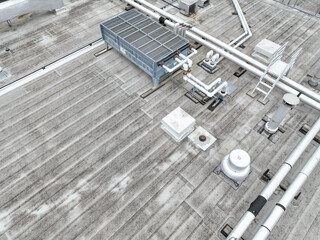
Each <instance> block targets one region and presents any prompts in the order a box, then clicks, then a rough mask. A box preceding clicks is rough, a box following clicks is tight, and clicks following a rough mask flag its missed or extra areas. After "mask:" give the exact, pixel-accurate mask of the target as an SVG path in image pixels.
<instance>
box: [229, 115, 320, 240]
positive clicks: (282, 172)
mask: <svg viewBox="0 0 320 240" xmlns="http://www.w3.org/2000/svg"><path fill="white" fill-rule="evenodd" d="M319 131H320V118H319V119H318V120H317V121H316V122H315V123H314V124H313V126H312V128H311V129H310V130H309V132H308V133H307V134H306V136H305V137H304V138H303V139H302V140H301V141H300V142H299V144H298V145H297V146H296V148H295V149H294V150H293V151H292V152H291V154H290V155H289V157H288V158H287V160H286V161H285V162H284V163H283V164H282V166H281V167H280V168H279V170H278V171H277V172H276V174H275V175H274V176H273V177H272V179H271V180H270V181H269V182H268V184H267V185H266V186H265V188H264V189H263V190H262V192H261V193H260V195H259V196H258V197H257V198H256V199H255V200H254V201H253V202H252V203H251V205H250V207H249V209H248V210H247V212H246V213H245V214H244V215H243V216H242V218H241V219H240V221H239V222H238V224H237V225H236V226H235V227H234V229H233V231H232V232H231V233H230V234H229V236H228V238H227V239H229V240H230V239H232V238H236V239H240V238H241V237H242V235H243V234H244V232H245V231H246V230H247V228H248V227H249V225H250V224H251V223H252V222H253V220H254V219H255V217H256V216H257V215H258V214H259V212H260V211H261V209H262V208H263V207H264V205H265V204H266V202H267V201H268V199H269V198H270V197H271V195H272V194H273V193H274V191H275V190H276V189H277V188H278V186H279V185H280V183H281V182H282V181H283V179H284V178H285V177H286V176H287V174H288V173H289V171H290V170H291V169H292V168H293V166H294V164H295V163H296V162H297V160H298V159H299V158H300V156H301V155H302V153H303V152H304V151H305V149H306V148H307V147H308V145H309V144H310V143H311V141H312V140H313V138H314V137H315V136H316V135H317V134H318V132H319Z"/></svg>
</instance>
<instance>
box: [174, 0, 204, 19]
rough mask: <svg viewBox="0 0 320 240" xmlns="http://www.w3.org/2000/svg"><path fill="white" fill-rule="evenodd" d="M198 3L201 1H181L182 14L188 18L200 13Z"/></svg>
mask: <svg viewBox="0 0 320 240" xmlns="http://www.w3.org/2000/svg"><path fill="white" fill-rule="evenodd" d="M198 1H199V0H180V2H179V8H180V13H182V14H184V15H186V16H190V15H192V14H195V13H196V12H197V11H198Z"/></svg>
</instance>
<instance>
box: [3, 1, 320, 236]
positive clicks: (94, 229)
mask: <svg viewBox="0 0 320 240" xmlns="http://www.w3.org/2000/svg"><path fill="white" fill-rule="evenodd" d="M211 2H212V5H213V7H211V8H209V9H206V10H204V11H202V13H200V14H199V15H198V16H196V17H194V19H192V22H193V24H195V25H197V26H199V28H201V29H203V30H205V31H206V32H208V33H210V34H212V35H213V36H216V37H218V38H219V39H221V40H223V41H224V42H230V40H232V39H234V38H235V37H237V36H238V35H240V34H241V33H242V31H243V30H242V29H241V28H240V23H239V21H238V18H237V16H234V15H232V14H231V13H232V12H233V11H234V9H233V7H232V5H231V3H230V2H229V1H218V0H214V1H211ZM240 3H241V5H242V6H243V9H244V11H245V12H246V18H247V20H248V22H249V25H250V26H251V29H252V32H253V37H252V38H251V39H250V40H249V41H248V42H247V43H246V44H245V46H246V48H245V49H243V50H242V51H243V52H245V53H248V54H251V53H252V51H253V47H254V45H255V44H256V43H258V42H259V41H260V40H262V39H263V38H268V39H270V40H272V41H275V42H277V43H279V44H281V43H284V42H286V41H289V46H288V50H287V51H286V54H285V60H287V59H289V58H290V56H291V54H292V53H294V52H295V51H296V50H297V49H298V48H300V47H303V48H304V50H303V53H302V55H301V56H300V57H299V59H298V61H297V63H296V65H295V67H294V68H293V70H292V71H291V72H290V76H291V77H292V78H293V79H294V80H296V81H297V82H301V83H302V84H303V85H306V80H307V78H306V74H307V73H308V74H312V72H311V71H312V67H313V66H315V65H316V63H317V61H319V56H320V54H319V53H320V52H319V51H320V47H319V44H320V43H319V39H320V38H319V37H320V36H319V35H320V30H319V29H320V24H319V19H316V18H312V17H310V16H309V15H306V14H303V13H300V12H298V11H293V10H292V9H288V8H286V7H284V6H283V5H280V4H277V3H274V2H272V1H253V0H243V1H241V2H240ZM155 4H157V5H158V6H160V7H161V6H164V5H165V3H163V2H162V1H160V0H158V1H156V3H155ZM69 6H70V8H71V10H70V11H67V12H66V13H62V14H60V15H58V16H52V15H47V14H43V15H39V16H37V17H38V18H36V17H34V18H32V19H31V20H27V19H24V20H21V21H23V22H24V23H23V24H22V22H21V23H19V22H18V20H17V22H18V24H17V31H16V32H10V30H8V28H7V26H6V24H4V23H1V24H0V31H1V33H0V40H1V44H2V45H3V46H8V47H10V49H11V50H12V51H13V54H10V53H8V52H5V51H1V53H0V57H1V64H2V67H4V68H6V69H8V70H9V71H10V72H11V74H12V75H13V78H12V79H13V80H14V79H16V78H18V77H21V76H23V75H25V74H27V73H29V72H31V71H33V70H35V69H37V68H39V67H41V66H43V65H45V64H47V63H50V62H52V61H54V60H55V59H58V58H60V57H62V56H64V55H66V54H67V53H68V52H69V51H70V52H72V51H74V50H76V49H78V48H80V47H81V46H83V45H85V44H87V43H88V42H90V41H93V40H96V39H98V38H100V30H99V23H100V22H102V21H104V20H106V19H108V18H111V17H113V16H115V15H117V14H118V13H121V12H122V11H123V7H124V4H119V2H116V1H107V0H105V1H87V0H83V1H76V2H73V3H70V5H69ZM167 9H168V10H169V11H170V12H172V13H175V12H176V11H177V10H176V9H174V8H172V7H168V8H167ZM179 16H180V15H179ZM38 21H39V22H40V23H39V25H36V24H34V23H35V22H38ZM102 49H103V46H101V47H99V48H98V49H95V50H93V51H91V52H89V53H87V54H85V55H82V56H81V57H79V58H77V59H76V60H73V61H71V62H69V63H68V64H65V65H63V66H62V67H59V68H57V69H55V70H53V71H51V72H50V73H48V74H47V75H45V76H42V77H40V78H38V79H36V80H34V81H32V82H30V83H28V84H26V85H24V86H23V87H19V88H16V89H15V90H13V91H12V92H10V93H9V94H7V95H5V96H1V98H0V132H1V134H0V239H1V240H2V239H74V238H77V239H90V238H92V239H121V240H123V239H139V240H140V239H179V240H182V239H201V240H203V239H210V240H216V239H224V238H223V237H222V235H221V234H220V230H221V228H222V227H223V226H224V225H225V224H227V223H228V224H229V225H231V226H234V225H235V223H236V222H237V221H238V220H239V219H240V217H241V216H242V214H243V213H244V212H245V211H246V209H247V208H248V206H249V203H250V202H251V201H252V200H253V199H254V198H255V197H256V196H257V195H258V194H259V192H260V191H261V189H262V188H263V187H264V186H265V182H263V181H262V180H260V176H261V175H262V173H263V172H264V171H265V170H266V169H268V168H269V169H270V170H271V171H272V172H275V171H276V170H277V169H278V168H279V166H280V165H281V163H282V162H283V161H284V160H285V158H286V157H287V156H288V154H289V153H290V152H291V151H292V149H294V147H295V145H296V144H297V143H298V142H299V141H300V140H301V139H302V137H303V135H302V134H301V133H299V131H298V130H299V128H300V127H301V126H302V125H303V124H308V125H312V124H313V122H314V121H315V120H316V119H317V118H318V116H319V112H317V111H315V110H313V109H311V108H310V107H308V106H307V105H305V104H300V105H299V106H297V107H296V108H295V109H294V110H292V111H291V112H290V113H289V116H288V117H287V118H286V119H285V124H284V128H285V132H284V133H283V135H281V137H280V139H279V140H278V142H277V143H275V144H274V143H272V142H271V141H270V140H268V139H267V138H266V137H265V136H263V135H260V134H259V133H257V132H256V131H255V130H254V128H255V126H256V125H257V124H258V123H259V122H260V121H261V120H262V119H263V118H264V117H265V116H266V115H267V116H269V117H270V116H272V113H273V112H274V111H275V110H276V108H277V106H278V104H279V101H280V99H281V98H282V96H283V94H284V92H282V91H281V90H279V89H274V90H273V92H272V93H271V96H270V102H269V103H268V104H267V105H265V106H264V105H261V104H260V103H259V102H258V101H257V98H256V99H252V98H250V97H249V96H247V95H246V92H248V90H249V89H250V88H252V87H254V85H255V84H256V82H257V80H258V79H257V77H256V76H254V75H252V74H250V73H245V74H244V75H243V76H242V77H241V78H237V77H235V76H233V73H234V72H235V71H236V69H237V68H238V67H237V66H236V65H235V64H233V63H231V62H229V61H227V60H224V61H223V62H222V63H223V64H221V69H220V70H219V72H218V73H216V74H215V75H213V76H212V75H209V74H207V73H206V72H204V71H203V70H202V69H200V68H198V67H195V69H194V74H195V75H196V76H198V77H199V78H200V79H205V81H208V82H211V81H212V80H213V79H215V78H216V77H218V76H219V77H221V78H222V79H224V80H228V81H230V82H232V83H233V84H234V85H236V86H237V87H238V90H237V91H236V92H235V93H234V95H233V96H232V97H231V98H230V99H228V100H227V101H225V102H224V103H223V104H221V105H219V106H218V107H217V108H216V109H215V111H213V112H211V111H209V110H208V109H207V105H205V106H203V105H201V104H195V103H194V102H192V101H190V99H188V98H187V97H185V95H184V94H185V93H186V91H185V89H184V88H182V86H183V87H185V88H187V89H190V88H191V86H190V85H187V84H186V83H183V82H182V81H181V77H182V76H181V74H180V73H178V74H177V75H176V76H175V77H174V79H175V81H168V82H167V83H166V84H165V85H164V86H163V87H161V88H160V89H159V90H157V91H156V92H154V93H153V94H151V95H149V96H148V97H147V98H144V99H143V98H141V97H140V95H141V94H143V93H144V92H146V91H147V90H149V89H150V88H152V86H153V84H152V80H151V79H150V77H149V76H148V75H147V74H145V73H144V72H143V71H142V70H140V69H139V68H137V67H136V66H135V65H134V64H132V63H131V62H130V61H128V60H126V58H125V57H123V56H122V55H121V54H119V53H118V52H116V51H114V50H110V51H108V52H107V53H104V54H102V55H100V56H99V57H95V56H94V53H96V52H98V51H99V50H102ZM206 52H207V49H205V48H204V47H202V48H200V49H199V54H198V55H197V57H196V58H195V59H194V62H195V63H196V62H197V61H200V60H201V59H202V58H203V57H204V55H205V53H206ZM12 79H10V80H12ZM306 86H307V85H306ZM315 91H318V92H319V88H317V89H315ZM178 106H181V108H182V109H184V110H185V111H186V112H188V113H189V114H190V115H191V116H192V117H194V118H195V119H196V120H197V125H199V126H202V127H203V128H205V129H206V130H207V131H208V132H210V133H211V134H212V135H213V136H214V137H216V138H217V141H216V142H215V144H214V145H213V147H211V148H209V149H208V150H207V151H202V150H201V149H200V148H197V147H196V146H195V145H193V143H192V142H190V141H189V140H188V139H186V140H184V141H183V142H181V143H179V144H178V143H176V142H174V141H173V140H172V139H171V138H170V137H169V136H168V135H167V134H166V133H164V132H163V130H162V129H161V128H160V121H161V119H162V118H163V117H164V116H166V115H167V114H168V113H169V112H171V111H172V110H174V109H175V108H177V107H178ZM318 145H319V144H318V143H316V142H313V143H312V144H311V145H310V146H309V147H308V148H307V151H306V152H305V153H304V154H303V156H302V157H301V159H300V160H299V162H298V163H297V165H296V167H295V168H294V169H293V171H292V173H290V174H289V176H288V177H287V179H286V180H287V181H288V182H291V181H292V179H293V178H294V176H295V175H296V174H297V173H298V171H299V169H300V167H301V166H302V164H303V163H304V162H306V161H307V159H309V157H310V156H311V155H312V153H313V151H314V150H315V149H316V147H317V146H318ZM234 148H241V149H243V150H245V151H247V152H248V153H249V154H250V156H251V159H252V160H253V163H252V172H251V174H250V175H249V177H248V179H247V180H246V181H245V182H244V183H243V184H242V185H241V187H240V188H239V189H238V190H234V189H233V188H232V187H231V186H230V185H228V184H227V183H226V182H225V181H224V180H223V179H222V178H220V176H218V175H216V174H215V173H214V172H213V170H214V169H215V167H216V166H218V165H219V163H220V162H221V160H222V158H223V157H224V156H225V155H226V154H228V153H229V152H230V151H231V150H232V149H234ZM319 174H320V168H317V169H316V170H315V172H314V173H313V174H312V176H311V177H310V179H309V181H308V182H307V184H306V185H304V187H303V189H302V194H301V196H300V197H299V199H298V200H295V201H294V202H293V204H292V205H291V206H290V207H289V209H288V211H286V214H285V215H284V216H283V218H282V219H281V221H280V223H279V225H278V226H277V227H276V228H275V229H274V231H273V232H272V234H271V237H270V239H277V240H285V239H286V240H287V239H294V240H296V239H299V240H300V239H306V240H309V239H316V238H317V236H319V235H320V231H319V228H318V226H319V219H320V206H319V200H320V189H319V188H318V186H319V184H320V179H319V178H318V177H317V176H319ZM282 194H283V192H282V191H281V190H278V191H277V192H276V194H275V195H274V196H273V197H272V199H271V201H270V202H269V203H268V204H267V206H266V208H265V209H264V210H263V211H262V212H261V213H260V214H259V216H258V218H257V219H256V221H255V222H254V223H253V224H252V226H251V227H250V229H249V230H248V231H247V233H246V234H245V235H244V238H245V239H250V237H252V236H253V234H254V233H255V231H256V230H257V228H258V227H259V225H260V224H261V221H262V220H263V219H264V218H265V217H266V215H267V213H268V212H269V211H270V209H271V208H273V206H274V204H275V203H276V201H277V200H278V199H279V197H280V196H281V195H282Z"/></svg>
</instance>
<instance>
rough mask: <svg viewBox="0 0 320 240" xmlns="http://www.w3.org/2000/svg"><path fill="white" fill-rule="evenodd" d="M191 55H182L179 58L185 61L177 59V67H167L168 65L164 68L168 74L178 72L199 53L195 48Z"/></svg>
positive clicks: (192, 49)
mask: <svg viewBox="0 0 320 240" xmlns="http://www.w3.org/2000/svg"><path fill="white" fill-rule="evenodd" d="M191 51H192V52H191V54H189V55H188V56H184V55H183V54H180V55H179V57H181V58H183V60H181V59H179V58H176V59H175V61H176V62H178V64H177V65H175V66H174V67H172V68H169V67H167V66H166V65H163V66H162V67H163V68H164V69H165V70H166V71H167V72H168V73H172V72H174V71H176V70H178V69H179V68H181V67H182V66H183V64H185V63H187V62H188V61H189V60H190V58H191V57H192V56H194V55H195V54H197V53H198V51H197V50H196V49H195V48H191Z"/></svg>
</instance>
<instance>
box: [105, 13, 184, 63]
mask: <svg viewBox="0 0 320 240" xmlns="http://www.w3.org/2000/svg"><path fill="white" fill-rule="evenodd" d="M102 25H103V26H104V27H105V28H106V29H108V30H110V31H111V32H113V33H114V34H115V35H117V36H118V37H120V38H122V39H123V40H124V41H126V42H127V43H128V44H130V45H131V46H133V47H135V48H136V49H137V50H138V51H140V52H141V53H143V54H144V55H146V56H147V57H148V58H150V59H152V60H153V61H155V62H159V61H161V60H163V59H164V58H166V57H168V56H170V55H171V54H174V53H175V52H176V51H177V50H178V49H181V48H185V47H186V46H189V42H188V41H187V40H186V39H184V38H182V37H180V36H178V35H176V34H174V33H173V32H171V31H170V30H168V29H166V28H165V27H163V26H162V25H160V24H159V23H157V22H155V21H153V20H151V19H150V18H148V17H147V16H145V15H143V14H142V13H140V12H138V11H136V10H135V9H133V10H130V11H128V12H126V13H123V14H121V15H119V16H117V17H115V18H112V19H110V20H108V21H106V22H104V23H102Z"/></svg>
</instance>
